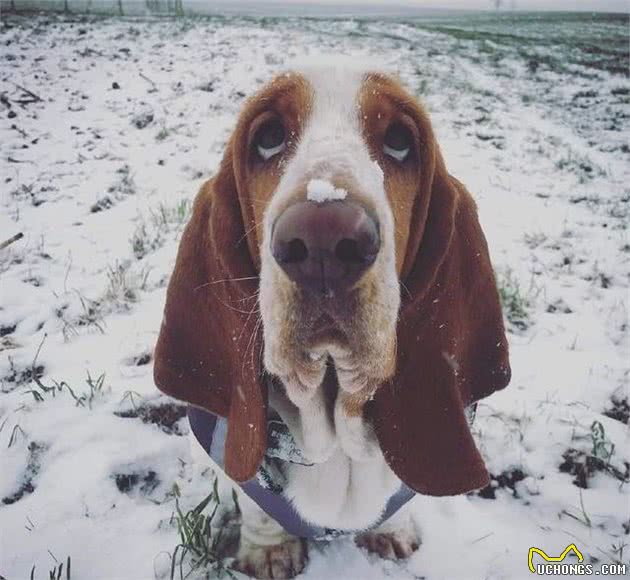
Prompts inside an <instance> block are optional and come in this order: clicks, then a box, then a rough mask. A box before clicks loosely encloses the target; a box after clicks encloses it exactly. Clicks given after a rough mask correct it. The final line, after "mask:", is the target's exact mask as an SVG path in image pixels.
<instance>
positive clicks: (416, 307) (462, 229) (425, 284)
mask: <svg viewBox="0 0 630 580" xmlns="http://www.w3.org/2000/svg"><path fill="white" fill-rule="evenodd" d="M426 122H427V123H428V121H426ZM428 135H429V136H430V140H431V142H430V143H429V144H428V146H427V150H426V151H425V156H424V157H425V162H426V165H425V167H424V170H425V175H424V177H423V179H422V182H423V186H421V191H420V192H419V193H418V202H417V203H416V208H415V210H414V211H415V214H416V215H414V219H413V221H412V228H413V232H414V233H415V234H416V235H417V236H418V239H417V240H415V241H414V240H413V239H412V236H410V242H409V243H410V250H409V254H408V255H407V258H408V259H406V261H405V263H406V268H405V270H406V271H404V272H403V282H404V290H403V293H402V306H401V312H400V319H399V322H398V329H397V339H398V340H397V342H398V354H397V370H396V374H395V376H394V377H393V379H392V380H391V381H390V382H389V383H388V384H386V385H383V387H382V388H380V389H379V390H378V391H377V393H376V395H375V398H374V400H373V401H372V402H371V403H369V404H368V407H367V412H368V414H369V415H370V416H371V417H372V420H373V422H374V425H375V429H376V433H377V436H378V438H379V442H380V444H381V449H382V450H383V453H384V455H385V458H386V460H387V462H388V463H389V465H390V466H391V468H392V469H393V470H394V472H395V473H396V474H397V475H398V476H399V477H400V478H401V479H402V480H403V481H404V482H405V483H407V485H409V486H410V487H411V488H413V489H415V490H416V491H418V492H420V493H423V494H428V495H455V494H459V493H464V492H467V491H470V490H472V489H478V488H480V487H483V486H484V485H486V484H487V483H488V481H489V478H488V473H487V471H486V468H485V465H484V462H483V460H482V458H481V456H480V454H479V451H478V450H477V448H476V446H475V443H474V441H473V438H472V435H471V433H470V429H469V426H468V422H467V419H466V415H465V412H464V408H465V407H466V406H467V405H470V404H471V403H473V402H475V401H477V400H479V399H480V398H482V397H485V396H487V395H489V394H491V393H492V392H494V391H495V390H497V389H501V388H503V387H505V386H506V385H507V384H508V382H509V380H510V367H509V361H508V346H507V340H506V337H505V330H504V326H503V317H502V312H501V306H500V302H499V296H498V292H497V288H496V283H495V278H494V273H493V270H492V266H491V264H490V257H489V255H488V247H487V244H486V240H485V237H484V235H483V232H482V231H481V227H480V225H479V221H478V218H477V209H476V206H475V203H474V201H473V199H472V197H471V196H470V194H469V193H468V191H467V190H466V189H465V187H464V186H463V185H462V184H461V183H460V182H458V181H457V180H456V179H454V178H453V177H451V176H450V175H449V174H448V173H447V172H446V169H445V167H444V162H443V160H442V157H441V154H440V152H439V149H438V146H437V143H435V140H434V139H433V137H432V133H431V132H430V127H428ZM414 244H415V246H414Z"/></svg>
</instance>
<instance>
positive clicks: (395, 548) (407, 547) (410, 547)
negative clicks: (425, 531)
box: [355, 529, 420, 560]
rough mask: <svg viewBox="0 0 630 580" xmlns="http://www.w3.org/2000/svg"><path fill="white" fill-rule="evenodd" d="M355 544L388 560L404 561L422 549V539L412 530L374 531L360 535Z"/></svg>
mask: <svg viewBox="0 0 630 580" xmlns="http://www.w3.org/2000/svg"><path fill="white" fill-rule="evenodd" d="M355 543H356V544H357V546H359V547H360V548H365V549H366V550H367V551H368V552H370V553H374V554H378V555H379V556H380V557H381V558H385V559H386V560H402V559H405V558H409V556H411V555H412V554H413V553H414V552H415V551H416V550H417V549H418V548H419V547H420V537H419V536H418V534H417V533H416V532H415V531H412V530H410V529H402V530H395V531H387V532H384V531H383V532H379V531H377V530H373V531H369V532H362V533H361V534H358V535H357V537H356V538H355Z"/></svg>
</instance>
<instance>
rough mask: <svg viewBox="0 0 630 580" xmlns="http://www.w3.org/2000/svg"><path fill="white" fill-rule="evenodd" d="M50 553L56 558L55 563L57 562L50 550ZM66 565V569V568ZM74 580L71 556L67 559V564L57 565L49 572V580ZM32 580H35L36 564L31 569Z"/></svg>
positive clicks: (60, 563)
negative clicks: (72, 579)
mask: <svg viewBox="0 0 630 580" xmlns="http://www.w3.org/2000/svg"><path fill="white" fill-rule="evenodd" d="M48 553H49V554H50V555H51V556H52V557H53V558H54V560H55V562H57V558H55V557H54V556H53V554H52V552H51V551H50V550H48ZM64 564H65V567H64ZM71 578H72V559H71V558H70V556H68V557H67V558H66V561H65V562H59V563H57V564H55V566H54V567H53V568H51V569H50V570H49V571H48V580H63V579H65V580H71ZM30 580H35V564H33V567H32V568H31V575H30Z"/></svg>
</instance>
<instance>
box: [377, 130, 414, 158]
mask: <svg viewBox="0 0 630 580" xmlns="http://www.w3.org/2000/svg"><path fill="white" fill-rule="evenodd" d="M412 139H413V138H412V135H411V131H409V129H407V127H405V126H404V125H403V124H402V123H393V124H391V125H390V126H389V128H388V129H387V132H386V133H385V139H384V140H383V153H385V155H389V157H392V158H393V159H395V160H396V161H400V162H402V161H404V160H405V159H407V156H408V155H409V151H410V150H411V144H412Z"/></svg>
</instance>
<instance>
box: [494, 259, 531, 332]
mask: <svg viewBox="0 0 630 580" xmlns="http://www.w3.org/2000/svg"><path fill="white" fill-rule="evenodd" d="M497 288H498V290H499V297H500V298H501V306H502V307H503V313H504V315H505V318H506V319H507V321H508V323H509V325H510V327H512V328H513V329H517V330H519V331H524V330H527V328H529V326H530V325H531V315H530V311H531V306H532V305H531V300H530V299H529V297H528V296H527V295H526V294H525V293H524V292H523V291H522V290H521V286H520V283H519V281H518V279H517V278H516V276H515V275H514V272H512V270H511V269H509V268H508V269H506V270H504V271H502V272H498V273H497Z"/></svg>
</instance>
